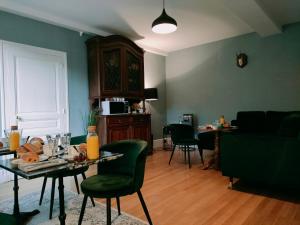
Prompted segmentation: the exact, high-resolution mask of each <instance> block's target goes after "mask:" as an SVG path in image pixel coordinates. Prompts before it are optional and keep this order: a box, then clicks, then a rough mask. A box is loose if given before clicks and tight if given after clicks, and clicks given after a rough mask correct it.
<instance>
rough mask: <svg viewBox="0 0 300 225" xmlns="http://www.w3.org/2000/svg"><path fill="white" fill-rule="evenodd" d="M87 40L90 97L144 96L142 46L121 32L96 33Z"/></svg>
mask: <svg viewBox="0 0 300 225" xmlns="http://www.w3.org/2000/svg"><path fill="white" fill-rule="evenodd" d="M86 44H87V50H88V73H89V87H90V89H89V90H90V91H89V95H90V98H91V99H94V98H107V97H125V98H132V97H136V98H143V97H144V52H143V50H142V49H141V48H139V47H138V46H137V45H136V44H135V43H134V42H132V41H131V40H129V39H127V38H125V37H122V36H119V35H112V36H108V37H100V36H97V37H94V38H91V39H89V40H87V42H86Z"/></svg>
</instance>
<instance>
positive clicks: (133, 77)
mask: <svg viewBox="0 0 300 225" xmlns="http://www.w3.org/2000/svg"><path fill="white" fill-rule="evenodd" d="M126 74H127V91H128V93H130V94H132V95H137V96H139V95H141V94H142V93H143V89H144V83H143V80H144V79H143V63H142V60H141V58H140V57H137V56H136V55H134V54H133V53H132V52H129V51H126Z"/></svg>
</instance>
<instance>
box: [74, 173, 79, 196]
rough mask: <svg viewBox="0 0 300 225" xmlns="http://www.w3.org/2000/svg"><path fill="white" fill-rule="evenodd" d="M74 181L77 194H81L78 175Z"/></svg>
mask: <svg viewBox="0 0 300 225" xmlns="http://www.w3.org/2000/svg"><path fill="white" fill-rule="evenodd" d="M74 180H75V184H76V189H77V193H78V194H80V191H79V185H78V179H77V175H74Z"/></svg>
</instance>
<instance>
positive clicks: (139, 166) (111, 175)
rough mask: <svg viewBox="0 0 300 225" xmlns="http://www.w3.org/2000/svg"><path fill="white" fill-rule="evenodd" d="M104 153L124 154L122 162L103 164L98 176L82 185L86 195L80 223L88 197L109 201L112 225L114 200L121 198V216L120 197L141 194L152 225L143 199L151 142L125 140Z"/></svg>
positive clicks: (110, 146)
mask: <svg viewBox="0 0 300 225" xmlns="http://www.w3.org/2000/svg"><path fill="white" fill-rule="evenodd" d="M101 150H102V151H110V152H117V153H123V154H124V156H122V157H121V158H119V159H116V160H112V161H108V162H104V163H100V164H99V166H98V175H95V176H92V177H89V178H87V179H86V180H84V181H83V182H82V183H81V190H82V192H83V193H84V198H83V203H82V208H81V212H80V217H79V222H78V224H79V225H81V223H82V220H83V216H84V211H85V206H86V202H87V198H88V197H95V198H106V212H107V224H108V225H111V198H117V206H118V212H119V215H120V214H121V210H120V199H119V198H120V197H122V196H126V195H130V194H133V193H137V194H138V196H139V199H140V202H141V204H142V207H143V209H144V212H145V214H146V217H147V219H148V222H149V224H150V225H152V221H151V218H150V215H149V212H148V209H147V207H146V204H145V201H144V199H143V196H142V193H141V188H142V186H143V181H144V171H145V163H146V157H147V153H148V146H147V142H145V141H142V140H125V141H118V142H115V143H112V144H108V145H104V146H102V148H101Z"/></svg>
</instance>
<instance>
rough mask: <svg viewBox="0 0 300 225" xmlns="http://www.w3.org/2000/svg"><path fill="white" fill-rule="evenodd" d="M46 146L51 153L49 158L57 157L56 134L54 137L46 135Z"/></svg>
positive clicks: (57, 137) (57, 139) (58, 136)
mask: <svg viewBox="0 0 300 225" xmlns="http://www.w3.org/2000/svg"><path fill="white" fill-rule="evenodd" d="M46 138H47V141H48V146H49V149H50V151H51V158H55V156H57V150H58V141H59V139H60V135H59V134H57V135H55V136H51V135H46Z"/></svg>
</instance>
